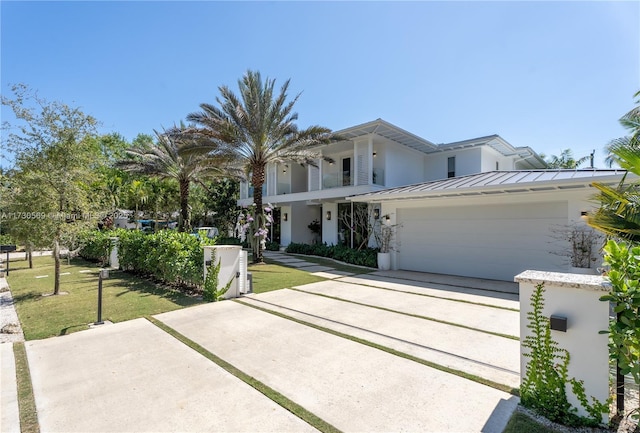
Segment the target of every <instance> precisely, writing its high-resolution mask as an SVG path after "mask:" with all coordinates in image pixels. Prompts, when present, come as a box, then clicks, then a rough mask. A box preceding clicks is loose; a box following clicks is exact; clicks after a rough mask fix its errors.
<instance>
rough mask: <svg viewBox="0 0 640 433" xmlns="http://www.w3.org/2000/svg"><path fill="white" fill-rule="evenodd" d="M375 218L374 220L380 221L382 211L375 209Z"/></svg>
mask: <svg viewBox="0 0 640 433" xmlns="http://www.w3.org/2000/svg"><path fill="white" fill-rule="evenodd" d="M373 218H374V219H380V209H378V208H375V209H374V210H373Z"/></svg>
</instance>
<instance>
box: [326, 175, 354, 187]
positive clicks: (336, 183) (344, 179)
mask: <svg viewBox="0 0 640 433" xmlns="http://www.w3.org/2000/svg"><path fill="white" fill-rule="evenodd" d="M342 186H351V172H349V171H343V172H339V173H327V174H323V175H322V189H331V188H339V187H342Z"/></svg>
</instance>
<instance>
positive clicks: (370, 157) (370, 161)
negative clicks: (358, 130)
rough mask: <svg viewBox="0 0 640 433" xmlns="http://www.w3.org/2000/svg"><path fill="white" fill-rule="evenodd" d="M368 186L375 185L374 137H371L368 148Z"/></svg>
mask: <svg viewBox="0 0 640 433" xmlns="http://www.w3.org/2000/svg"><path fill="white" fill-rule="evenodd" d="M367 170H368V173H367V184H368V185H373V136H371V135H369V142H368V146H367Z"/></svg>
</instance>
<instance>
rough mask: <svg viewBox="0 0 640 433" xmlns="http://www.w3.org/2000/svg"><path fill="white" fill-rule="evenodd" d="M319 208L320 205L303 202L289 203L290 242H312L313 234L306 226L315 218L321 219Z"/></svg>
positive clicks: (320, 208)
mask: <svg viewBox="0 0 640 433" xmlns="http://www.w3.org/2000/svg"><path fill="white" fill-rule="evenodd" d="M321 210H322V207H321V206H309V205H307V204H306V203H304V202H302V203H301V202H296V203H292V204H291V213H290V214H289V221H290V222H291V240H290V242H295V243H304V244H310V243H312V242H313V238H314V234H313V233H312V232H311V230H309V227H308V226H309V224H310V223H311V221H313V220H315V219H317V220H318V221H322V219H321V215H320V211H321ZM283 245H284V244H283ZM287 245H288V244H287Z"/></svg>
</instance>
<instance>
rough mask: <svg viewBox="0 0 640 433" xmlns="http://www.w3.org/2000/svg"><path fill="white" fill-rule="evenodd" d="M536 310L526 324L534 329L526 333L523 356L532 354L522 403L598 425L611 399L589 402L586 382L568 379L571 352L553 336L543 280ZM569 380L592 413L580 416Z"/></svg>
mask: <svg viewBox="0 0 640 433" xmlns="http://www.w3.org/2000/svg"><path fill="white" fill-rule="evenodd" d="M531 306H532V307H533V310H532V311H530V312H529V313H527V318H528V319H529V323H528V324H527V328H529V329H530V330H531V332H532V334H531V335H528V336H526V337H525V339H524V342H523V343H522V345H523V346H524V347H525V348H526V349H528V350H529V352H527V353H524V356H525V357H527V358H529V362H528V363H527V374H526V376H525V377H524V379H523V380H522V386H521V387H520V400H521V403H522V405H523V406H525V407H528V408H531V409H533V410H535V411H536V412H538V413H539V414H540V415H542V416H545V417H546V418H548V419H550V420H551V421H554V422H559V423H562V424H565V425H568V426H582V425H586V426H597V425H599V424H600V423H601V422H602V413H607V412H608V410H609V409H608V402H605V403H600V402H598V401H597V400H595V399H593V397H592V401H593V404H592V405H591V404H589V402H588V400H587V397H586V394H585V390H584V386H583V382H582V381H579V380H576V379H575V378H571V379H569V376H568V368H569V361H570V356H569V352H568V351H567V350H566V349H562V348H560V347H559V346H558V343H557V342H555V341H554V340H553V339H552V338H551V328H550V326H549V319H548V317H547V316H545V315H544V314H543V312H542V311H543V309H544V284H543V283H541V284H538V285H537V286H536V288H535V290H534V291H533V294H532V295H531ZM568 384H570V385H571V387H572V390H573V393H574V394H575V395H576V397H577V398H578V400H579V401H580V403H581V405H582V406H583V407H584V408H585V410H586V411H587V413H589V415H590V418H584V417H580V416H578V415H577V414H576V412H577V409H576V408H574V407H572V406H571V404H570V403H569V401H568V400H567V390H566V386H567V385H568Z"/></svg>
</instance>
